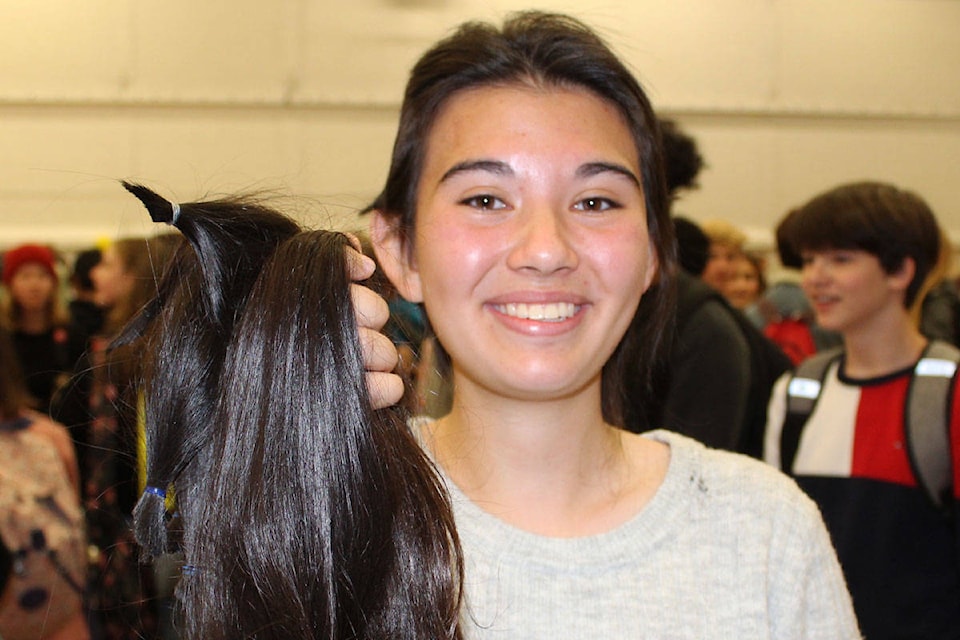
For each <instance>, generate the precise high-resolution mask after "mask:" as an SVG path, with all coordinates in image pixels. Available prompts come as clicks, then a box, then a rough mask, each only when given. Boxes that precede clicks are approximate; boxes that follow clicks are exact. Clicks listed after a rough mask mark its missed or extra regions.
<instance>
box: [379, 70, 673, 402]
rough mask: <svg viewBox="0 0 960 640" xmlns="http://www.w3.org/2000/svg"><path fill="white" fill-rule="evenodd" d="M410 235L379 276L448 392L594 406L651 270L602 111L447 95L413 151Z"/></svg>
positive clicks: (629, 141)
mask: <svg viewBox="0 0 960 640" xmlns="http://www.w3.org/2000/svg"><path fill="white" fill-rule="evenodd" d="M379 219H380V220H381V221H382V218H379ZM374 224H375V225H376V224H377V222H376V221H375V223H374ZM414 231H415V234H414V239H413V253H412V258H411V259H410V260H406V259H405V257H406V255H407V254H405V253H403V251H402V249H398V248H397V246H396V245H394V246H393V248H392V250H393V251H396V252H397V254H399V255H400V256H401V259H400V261H399V262H400V264H401V265H402V266H401V267H399V269H400V271H399V272H394V273H393V274H389V275H391V279H392V280H394V282H395V283H397V284H399V286H400V290H401V292H402V293H403V294H404V296H405V297H407V298H408V299H410V300H413V301H423V302H424V304H425V306H426V310H427V313H428V315H429V317H430V321H431V323H432V325H433V328H434V329H435V330H436V333H437V336H438V338H439V340H440V342H441V344H443V346H444V347H445V348H446V350H447V351H448V353H449V354H450V356H451V360H452V362H453V368H454V372H455V374H456V380H457V386H458V389H460V388H463V386H464V385H472V386H474V387H478V388H482V389H484V390H486V391H490V392H493V393H496V394H500V395H502V396H508V397H512V398H515V399H522V400H529V399H551V398H558V397H567V396H570V395H572V394H575V393H578V392H579V391H581V390H583V389H585V388H588V387H590V386H591V385H596V386H595V391H596V393H597V396H598V398H599V382H600V374H601V369H602V367H603V365H604V363H605V362H606V361H607V359H608V358H609V357H610V355H611V353H612V352H613V351H614V349H615V348H616V346H617V344H618V343H619V342H620V339H621V338H622V336H623V334H624V332H625V331H626V329H627V326H628V325H629V323H630V321H631V320H632V318H633V316H634V313H635V311H636V309H637V305H638V303H639V301H640V297H641V295H642V294H643V292H644V291H646V289H647V288H648V287H649V285H650V282H651V280H652V279H653V276H654V274H655V272H656V269H657V261H656V257H655V254H654V251H653V247H652V245H651V240H650V236H649V234H648V231H647V213H646V208H645V204H644V197H643V189H642V187H641V182H640V167H639V160H638V156H637V152H636V149H635V147H634V142H633V137H632V135H631V133H630V131H629V129H628V128H627V126H626V124H625V123H624V121H623V120H622V118H621V117H620V115H619V113H618V112H617V110H616V109H615V108H614V107H612V106H610V105H609V104H607V103H606V102H604V101H603V100H601V99H600V98H597V97H595V96H594V95H593V94H591V93H588V92H586V91H581V90H576V89H558V88H550V89H533V88H529V87H525V86H523V87H522V86H506V87H485V88H478V89H472V90H467V91H464V92H462V93H459V94H457V95H455V96H453V97H452V98H451V99H450V100H449V101H448V102H447V104H446V105H445V106H444V108H443V109H442V110H441V112H440V114H439V116H438V118H437V120H436V121H435V123H434V125H433V128H432V129H431V132H430V135H429V138H428V140H427V147H426V155H425V160H424V165H423V172H422V175H421V179H420V183H419V185H418V190H417V223H416V228H415V230H414ZM374 235H375V237H376V235H377V232H376V230H375V231H374ZM395 255H396V254H395ZM388 271H389V268H388Z"/></svg>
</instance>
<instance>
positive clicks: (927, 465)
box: [904, 341, 960, 510]
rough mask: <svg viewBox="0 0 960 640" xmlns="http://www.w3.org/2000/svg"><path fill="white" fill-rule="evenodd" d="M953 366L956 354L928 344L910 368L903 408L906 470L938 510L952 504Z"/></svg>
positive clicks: (958, 352)
mask: <svg viewBox="0 0 960 640" xmlns="http://www.w3.org/2000/svg"><path fill="white" fill-rule="evenodd" d="M957 363H960V350H958V349H957V348H956V347H954V346H953V345H950V344H947V343H946V342H940V341H934V342H931V343H930V346H929V347H927V350H926V352H925V353H924V354H923V357H921V358H920V361H919V362H917V366H916V367H915V368H914V374H913V376H912V377H911V379H910V389H909V391H908V392H907V403H906V406H905V407H904V429H905V431H906V439H907V452H908V454H909V458H910V466H911V467H912V468H913V473H914V475H915V476H916V478H917V482H918V483H919V484H920V486H921V487H922V488H923V490H924V492H925V493H926V494H927V497H928V498H930V501H931V502H932V503H933V505H934V507H936V508H937V509H938V510H944V509H945V508H946V507H947V505H948V504H949V503H950V501H951V500H952V491H951V489H952V487H953V463H952V460H951V458H952V455H951V448H950V416H951V413H952V408H953V407H952V404H953V394H952V391H953V386H954V381H955V379H956V376H957Z"/></svg>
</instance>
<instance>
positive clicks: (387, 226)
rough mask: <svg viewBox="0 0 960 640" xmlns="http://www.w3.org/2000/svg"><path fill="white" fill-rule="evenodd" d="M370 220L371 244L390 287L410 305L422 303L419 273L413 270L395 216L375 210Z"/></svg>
mask: <svg viewBox="0 0 960 640" xmlns="http://www.w3.org/2000/svg"><path fill="white" fill-rule="evenodd" d="M372 216H373V217H372V218H371V220H370V241H371V243H372V244H373V251H374V253H375V254H376V255H377V261H378V262H379V263H380V267H381V268H382V269H383V272H384V273H385V274H386V276H387V278H389V279H390V282H392V283H393V286H395V287H396V288H397V291H399V292H400V295H402V296H403V297H404V298H405V299H407V300H408V301H410V302H423V295H422V293H421V287H420V273H419V272H418V271H417V269H416V264H415V263H414V260H413V257H412V255H411V251H410V249H411V247H410V246H409V244H408V241H407V240H406V238H405V237H404V236H403V232H402V231H401V229H400V227H399V226H398V225H397V223H396V222H395V220H396V219H397V217H396V216H387V215H385V214H384V213H383V212H382V211H380V210H379V209H374V211H373V213H372Z"/></svg>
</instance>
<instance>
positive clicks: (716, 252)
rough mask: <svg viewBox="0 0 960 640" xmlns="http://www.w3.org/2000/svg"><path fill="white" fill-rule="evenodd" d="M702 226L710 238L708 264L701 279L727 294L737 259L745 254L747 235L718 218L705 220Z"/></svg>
mask: <svg viewBox="0 0 960 640" xmlns="http://www.w3.org/2000/svg"><path fill="white" fill-rule="evenodd" d="M700 228H701V229H703V232H704V233H706V234H707V238H709V239H710V247H709V248H708V250H707V264H706V266H704V268H703V272H702V273H701V274H700V279H701V280H703V281H704V282H706V283H707V284H708V285H710V286H711V287H713V288H714V289H716V290H717V291H719V292H720V293H722V294H724V295H726V294H727V287H728V285H729V284H730V280H731V279H732V278H733V276H734V270H735V268H736V263H737V259H738V258H739V257H740V256H741V255H742V254H743V245H744V243H746V241H747V236H746V234H744V233H743V231H741V230H740V229H738V228H737V227H736V226H734V225H733V224H731V223H729V222H727V221H726V220H720V219H716V218H714V219H711V220H704V221H703V222H701V223H700Z"/></svg>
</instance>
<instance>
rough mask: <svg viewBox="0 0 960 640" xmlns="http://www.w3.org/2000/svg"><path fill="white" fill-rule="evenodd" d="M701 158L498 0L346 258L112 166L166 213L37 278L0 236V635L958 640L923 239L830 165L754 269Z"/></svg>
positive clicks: (456, 40) (940, 359) (336, 239)
mask: <svg viewBox="0 0 960 640" xmlns="http://www.w3.org/2000/svg"><path fill="white" fill-rule="evenodd" d="M704 166H705V163H704V159H703V158H702V156H701V155H700V151H699V149H698V147H697V144H696V141H695V139H693V138H692V137H691V136H690V135H688V134H687V133H685V132H684V131H683V130H682V128H681V127H680V126H679V125H678V123H676V122H673V121H671V120H669V119H667V118H664V117H661V116H659V115H658V114H657V113H656V112H655V110H654V107H653V105H652V104H651V103H650V101H649V99H648V97H647V95H646V93H645V92H644V90H643V88H642V87H641V86H640V84H639V83H638V82H637V80H636V79H635V77H634V76H633V74H632V73H631V72H630V71H629V70H628V68H627V67H626V66H625V65H624V64H623V63H622V62H621V60H620V59H619V58H618V57H617V56H616V55H615V54H614V53H613V51H612V50H611V49H610V48H609V47H608V46H607V44H606V43H605V42H604V41H603V40H602V39H601V38H600V37H599V36H598V35H597V34H596V33H595V32H594V31H593V30H591V29H590V28H589V27H588V26H587V25H585V24H583V23H581V22H580V21H578V20H576V19H575V18H572V17H569V16H564V15H558V14H550V13H541V12H535V11H534V12H523V13H519V14H515V15H512V16H510V17H509V18H508V19H507V20H506V21H505V22H504V23H503V24H502V25H500V26H497V25H493V24H488V23H480V22H469V23H465V24H463V25H461V26H460V27H459V28H458V29H457V30H456V31H454V32H453V33H451V34H450V35H449V36H447V37H445V38H444V39H442V40H440V41H439V42H437V43H436V44H434V45H433V46H432V47H431V48H430V49H429V50H428V51H426V52H425V53H424V54H423V56H422V57H421V58H420V59H419V60H418V61H417V62H416V64H415V65H414V67H413V69H412V71H411V74H410V76H409V79H408V83H407V87H406V90H405V93H404V97H403V102H402V105H401V111H400V122H399V126H398V131H397V137H396V140H395V143H394V147H393V152H392V155H391V158H390V165H389V171H388V174H387V177H386V182H385V185H384V187H383V189H382V191H381V192H380V194H379V195H378V196H377V197H376V199H375V200H374V201H373V202H372V203H371V204H370V206H369V207H368V208H367V209H366V210H365V211H364V212H363V214H362V216H363V219H364V220H365V221H367V222H368V223H369V237H367V238H365V239H364V243H361V242H359V241H357V240H356V239H355V238H351V237H349V236H345V235H343V234H341V233H335V232H330V231H322V230H320V231H317V230H307V229H304V228H302V226H301V225H299V224H298V223H296V222H294V221H293V220H292V219H291V218H290V217H288V216H287V215H285V214H284V213H283V212H280V211H277V210H275V209H273V208H271V207H270V206H269V204H268V203H264V202H262V201H259V200H256V199H251V198H244V197H239V196H238V197H230V198H224V199H222V200H215V201H205V202H192V203H175V202H170V201H167V200H166V199H165V198H163V197H162V196H161V195H159V194H157V193H155V192H154V191H152V190H151V189H149V188H147V187H145V186H142V185H139V184H132V183H127V182H124V183H123V186H124V187H125V188H126V189H127V190H128V191H130V192H131V194H133V196H135V197H136V198H138V199H139V200H140V202H142V203H143V205H144V207H145V209H146V210H147V212H148V213H149V215H150V217H151V218H152V219H153V220H154V221H156V222H158V223H164V224H166V225H169V228H168V229H167V230H166V231H165V232H163V233H159V234H157V235H151V236H150V237H148V238H123V239H118V240H116V241H115V242H112V243H110V244H109V245H108V246H105V247H103V248H101V249H95V250H93V249H92V250H90V251H84V252H80V253H79V254H77V255H76V259H75V262H73V263H72V269H71V273H70V277H69V282H70V285H71V286H70V291H71V292H72V293H71V294H70V295H65V292H66V291H67V287H65V286H62V285H61V282H60V275H61V274H62V273H63V272H64V271H65V266H64V264H63V257H62V256H61V255H60V254H58V252H57V251H55V250H54V249H53V248H52V247H50V246H47V245H45V244H43V243H38V244H29V245H23V246H20V247H11V248H9V249H8V250H6V251H5V252H4V254H3V267H2V280H3V285H4V296H3V305H4V306H3V309H2V318H0V319H2V327H0V329H2V331H0V356H2V363H3V366H2V367H0V411H2V414H0V462H2V464H0V482H2V483H4V486H2V487H0V509H3V510H5V511H4V512H3V513H0V534H2V536H0V537H2V542H3V547H2V555H0V588H2V595H0V637H2V638H4V639H5V640H9V639H10V638H13V639H15V640H20V639H23V640H27V639H30V640H33V639H36V640H47V639H51V638H54V639H56V640H64V639H76V640H88V639H92V640H112V639H115V638H117V639H125V638H131V639H132V638H163V639H173V638H181V637H182V638H191V639H194V638H203V639H205V640H206V639H208V638H214V639H216V638H224V639H226V638H270V639H273V638H277V639H279V638H336V639H341V638H342V639H347V638H358V639H360V638H362V639H366V638H369V639H373V638H470V639H479V638H521V639H522V638H555V639H557V640H562V639H565V638H585V637H603V638H651V637H655V638H691V639H703V638H770V639H784V640H786V639H790V640H793V639H810V640H814V639H822V638H831V639H841V640H846V639H851V640H853V639H856V638H861V637H864V638H866V639H867V640H883V639H890V640H893V639H896V638H911V639H917V640H923V639H934V638H936V639H942V638H956V637H960V525H958V523H960V398H958V394H960V381H958V376H957V365H958V363H960V350H958V349H957V346H956V344H954V343H955V341H956V337H957V335H958V333H957V331H956V327H957V326H958V324H957V323H958V309H960V304H957V303H956V299H957V297H956V293H955V290H954V289H953V287H952V286H951V284H950V279H949V274H950V261H949V258H950V256H951V253H952V252H951V248H950V246H949V242H948V241H947V238H946V235H945V234H944V232H943V230H942V229H941V227H940V225H939V224H938V222H937V220H936V217H935V215H934V213H933V212H932V211H931V210H930V208H929V206H928V205H927V203H926V202H925V201H924V200H923V199H922V197H920V196H919V195H917V194H915V193H913V192H911V191H909V190H907V189H903V188H901V187H899V186H896V185H892V184H888V183H885V182H879V181H862V182H855V183H849V184H841V185H836V186H831V187H830V188H829V189H827V190H825V191H824V192H823V193H820V194H811V196H812V197H811V198H810V199H809V200H808V201H807V202H804V203H798V204H797V206H796V207H795V208H794V209H792V210H790V211H789V212H786V213H782V214H781V215H780V216H779V219H778V221H777V223H776V226H775V230H774V231H775V239H776V256H775V257H774V256H773V255H761V254H758V253H754V252H752V251H751V250H749V249H748V244H749V243H748V242H747V237H746V235H745V234H744V233H743V231H742V230H740V229H738V228H736V227H735V226H734V225H732V224H730V223H729V222H727V221H723V220H720V219H716V218H707V217H704V218H703V219H702V220H700V221H699V222H698V221H697V220H695V219H693V218H692V217H691V216H690V215H689V214H687V213H684V212H681V211H680V208H681V207H682V205H683V194H684V192H685V191H687V190H690V189H697V188H699V183H698V175H699V173H700V171H701V170H702V169H703V168H704ZM364 253H366V254H367V255H364ZM774 258H775V259H776V260H777V261H778V262H779V263H780V264H781V265H782V266H783V267H784V268H785V269H787V270H793V275H792V276H791V277H789V278H787V279H783V280H777V281H775V282H770V281H769V277H768V276H769V272H768V269H767V263H768V262H769V261H771V260H773V259H774ZM375 265H376V270H377V274H376V276H374V269H375ZM65 300H68V301H69V304H68V305H65V304H64V301H65ZM384 326H386V328H384ZM386 336H389V339H388V338H387V337H386ZM398 350H399V355H398ZM401 374H402V376H401ZM413 378H417V379H413ZM401 396H403V397H402V398H401ZM440 400H442V401H440ZM11 461H16V462H17V463H18V464H14V463H13V462H11ZM31 468H33V469H34V470H35V473H32V474H31V473H27V472H24V471H23V470H28V469H31ZM16 469H20V470H21V471H20V472H19V473H17V472H15V470H16ZM14 489H15V490H16V491H15V492H14ZM4 496H7V497H6V498H5V497H4ZM10 496H15V499H11V498H10ZM17 509H19V511H15V510H17ZM11 514H14V515H15V517H12V516H11ZM34 517H35V518H37V520H36V522H38V523H42V524H37V525H36V526H35V527H33V528H31V529H29V530H26V531H24V526H23V524H22V523H23V522H28V521H29V518H34ZM18 523H19V524H18ZM18 526H19V529H18ZM38 531H39V532H40V533H39V534H38V533H37V532H38Z"/></svg>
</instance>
